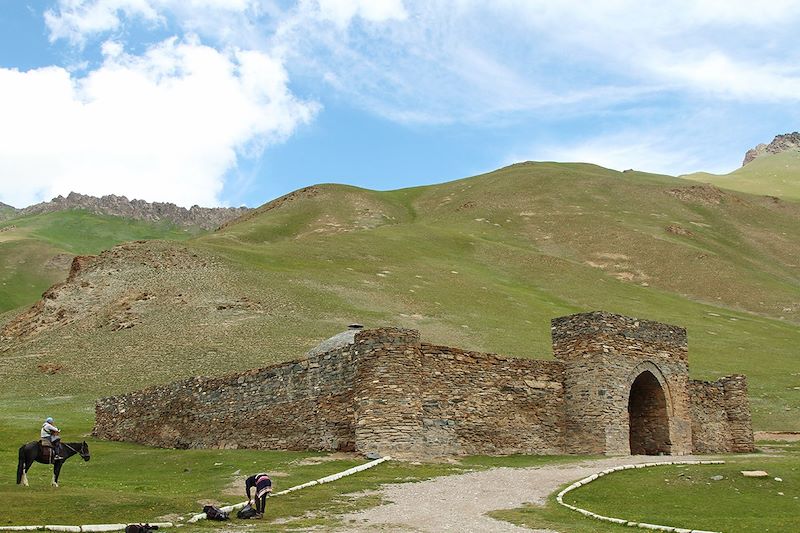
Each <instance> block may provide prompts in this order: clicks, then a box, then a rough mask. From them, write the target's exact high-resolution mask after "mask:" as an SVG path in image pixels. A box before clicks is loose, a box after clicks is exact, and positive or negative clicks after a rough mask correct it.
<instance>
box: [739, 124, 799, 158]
mask: <svg viewBox="0 0 800 533" xmlns="http://www.w3.org/2000/svg"><path fill="white" fill-rule="evenodd" d="M789 150H796V151H800V133H799V132H796V131H795V132H792V133H784V134H783V135H776V136H775V138H774V139H773V140H772V142H771V143H769V144H759V145H758V146H756V147H755V148H751V149H750V150H748V151H747V153H746V154H744V161H742V166H745V165H746V164H747V163H749V162H750V161H752V160H754V159H755V158H757V157H761V156H762V155H766V154H779V153H781V152H788V151H789Z"/></svg>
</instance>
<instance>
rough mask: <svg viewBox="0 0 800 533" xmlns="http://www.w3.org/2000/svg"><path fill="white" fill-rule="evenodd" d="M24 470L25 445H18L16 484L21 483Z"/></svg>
mask: <svg viewBox="0 0 800 533" xmlns="http://www.w3.org/2000/svg"><path fill="white" fill-rule="evenodd" d="M24 472H25V445H24V444H23V445H22V446H20V447H19V462H18V463H17V485H19V484H20V483H22V474H23V473H24Z"/></svg>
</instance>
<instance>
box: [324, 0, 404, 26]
mask: <svg viewBox="0 0 800 533" xmlns="http://www.w3.org/2000/svg"><path fill="white" fill-rule="evenodd" d="M318 7H319V16H320V18H322V19H325V20H331V21H333V22H334V23H336V25H337V26H339V27H340V28H344V27H346V26H347V25H348V24H349V23H350V21H351V20H352V19H354V18H356V17H360V18H363V19H364V20H368V21H370V22H385V21H387V20H405V19H406V18H407V17H408V13H406V10H405V8H404V7H403V2H402V0H318Z"/></svg>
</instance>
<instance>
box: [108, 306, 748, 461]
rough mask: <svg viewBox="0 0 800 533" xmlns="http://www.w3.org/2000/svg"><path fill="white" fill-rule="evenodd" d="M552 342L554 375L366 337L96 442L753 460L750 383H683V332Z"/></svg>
mask: <svg viewBox="0 0 800 533" xmlns="http://www.w3.org/2000/svg"><path fill="white" fill-rule="evenodd" d="M551 329H552V340H553V354H554V356H555V360H536V359H521V358H512V357H504V356H499V355H494V354H487V353H478V352H470V351H464V350H459V349H457V348H450V347H446V346H435V345H432V344H426V343H423V342H420V337H419V332H417V331H415V330H410V329H399V328H381V329H371V330H361V331H358V332H355V333H354V335H351V336H350V341H349V342H346V343H343V344H341V345H338V346H334V347H332V348H330V349H328V350H327V351H322V352H317V353H310V354H309V355H308V356H307V357H304V358H301V359H298V360H295V361H291V362H287V363H280V364H276V365H272V366H269V367H266V368H261V369H255V370H250V371H247V372H242V373H238V374H232V375H227V376H224V377H216V378H215V377H211V378H207V377H196V378H191V379H187V380H183V381H179V382H175V383H171V384H168V385H163V386H156V387H151V388H148V389H145V390H141V391H137V392H132V393H128V394H125V395H121V396H114V397H110V398H103V399H101V400H98V402H97V406H96V425H95V428H94V435H95V436H97V437H100V438H105V439H111V440H121V441H133V442H138V443H142V444H147V445H152V446H162V447H175V448H263V449H283V450H330V451H334V450H340V451H358V452H376V453H380V454H389V453H391V454H395V455H398V454H399V455H400V456H403V455H405V456H407V457H414V456H416V457H430V456H443V455H465V454H511V453H526V454H564V453H568V454H607V455H626V454H651V455H652V454H672V455H685V454H689V453H718V452H748V451H752V450H753V431H752V426H751V419H750V407H749V404H748V399H747V380H746V378H745V376H742V375H733V376H728V377H724V378H721V379H719V380H717V381H714V382H706V381H697V380H693V379H689V367H688V361H687V356H688V350H687V340H686V330H685V329H683V328H681V327H678V326H672V325H668V324H663V323H659V322H653V321H648V320H639V319H635V318H630V317H626V316H622V315H617V314H610V313H605V312H592V313H581V314H575V315H570V316H565V317H560V318H556V319H554V320H553V321H552V328H551Z"/></svg>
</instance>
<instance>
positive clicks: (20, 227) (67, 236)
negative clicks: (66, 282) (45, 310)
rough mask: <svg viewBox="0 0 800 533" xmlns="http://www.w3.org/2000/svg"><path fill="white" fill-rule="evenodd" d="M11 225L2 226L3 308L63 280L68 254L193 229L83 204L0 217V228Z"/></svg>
mask: <svg viewBox="0 0 800 533" xmlns="http://www.w3.org/2000/svg"><path fill="white" fill-rule="evenodd" d="M11 226H14V228H13V229H10V230H8V231H4V232H0V313H2V312H3V311H8V310H10V309H15V308H17V307H20V306H22V305H29V304H31V303H33V302H35V301H36V300H37V299H38V298H39V297H40V296H41V294H42V292H43V291H44V290H45V289H47V287H49V286H50V285H52V284H53V283H55V282H57V281H62V280H63V279H64V277H65V276H66V272H67V271H68V270H69V258H68V257H64V256H72V255H80V254H96V253H98V252H100V251H101V250H104V249H106V248H110V247H111V246H114V245H115V244H118V243H120V242H124V241H130V240H135V239H174V240H183V239H187V238H189V237H191V236H192V235H193V232H188V231H185V230H183V229H181V228H177V227H175V226H174V225H170V224H162V223H158V224H154V223H149V222H142V221H135V220H130V219H125V218H122V217H113V216H106V215H94V214H91V213H89V212H86V211H79V210H73V211H59V212H55V213H46V214H42V215H33V216H27V217H19V218H13V219H10V220H5V221H3V222H0V229H2V228H10V227H11ZM59 257H60V258H61V260H58V259H59ZM53 258H56V259H57V260H55V261H51V260H52V259H53Z"/></svg>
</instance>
